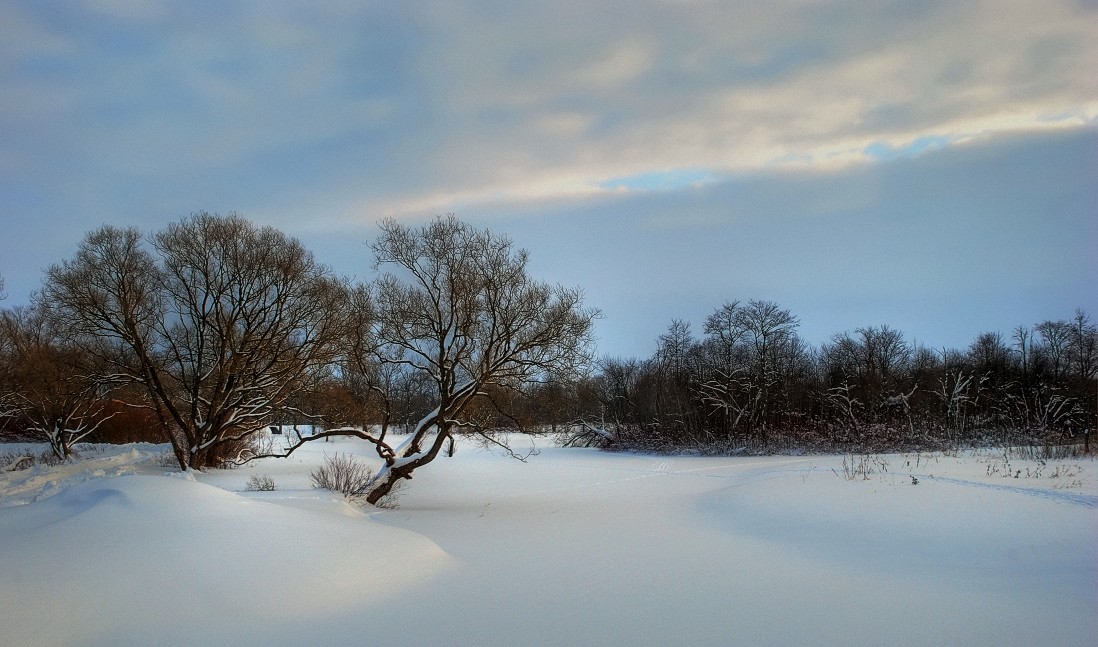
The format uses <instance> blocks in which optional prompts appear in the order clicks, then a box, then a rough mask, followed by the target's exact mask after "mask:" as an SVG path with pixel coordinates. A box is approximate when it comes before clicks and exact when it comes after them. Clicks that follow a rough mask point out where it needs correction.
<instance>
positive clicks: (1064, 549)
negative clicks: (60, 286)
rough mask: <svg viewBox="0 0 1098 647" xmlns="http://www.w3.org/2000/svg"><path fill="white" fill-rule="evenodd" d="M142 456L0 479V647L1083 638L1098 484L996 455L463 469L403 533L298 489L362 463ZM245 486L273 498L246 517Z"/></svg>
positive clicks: (1088, 475)
mask: <svg viewBox="0 0 1098 647" xmlns="http://www.w3.org/2000/svg"><path fill="white" fill-rule="evenodd" d="M2 449H3V448H2V447H0V450H2ZM156 451H159V450H158V449H157V448H153V447H149V446H139V447H127V448H110V449H108V450H105V451H104V452H102V453H100V454H92V453H89V456H90V458H89V459H88V460H87V461H85V462H84V463H82V464H79V463H78V464H75V465H66V466H60V467H55V468H44V467H35V468H33V469H32V470H29V471H24V472H16V473H8V474H0V605H2V606H0V608H3V609H4V610H5V611H4V617H5V619H6V620H5V622H4V623H3V625H4V628H3V630H2V631H3V635H4V637H3V639H2V640H0V642H2V643H3V644H25V645H55V644H63V645H76V644H79V645H117V644H126V645H147V644H165V645H175V644H177V645H185V644H227V645H271V644H274V645H295V644H322V645H344V644H402V645H429V644H447V645H577V644H590V645H666V644H683V645H686V644H690V645H790V644H821V645H822V644H844V645H884V644H890V645H927V644H947V645H948V644H954V645H985V644H996V645H1028V644H1042V643H1043V644H1048V645H1090V644H1094V642H1095V639H1096V637H1098V614H1096V613H1095V611H1096V610H1098V584H1096V583H1098V542H1096V541H1095V540H1096V539H1098V537H1096V535H1098V478H1096V476H1098V475H1096V474H1095V462H1094V461H1087V460H1082V461H1068V462H1066V463H1063V464H1058V465H1062V466H1063V471H1061V472H1056V473H1055V477H1053V476H1051V474H1053V472H1052V469H1051V468H1052V464H1049V465H1047V466H1044V467H1043V468H1042V469H1043V470H1044V471H1043V473H1042V474H1040V475H1037V476H1034V477H1033V478H1029V479H1027V478H1025V477H1022V478H1018V479H1015V478H1012V477H1011V478H1005V477H1003V476H1002V475H1001V474H1000V473H1001V472H1004V471H1005V470H1002V469H997V470H996V473H995V474H991V473H990V472H991V471H992V470H991V467H1001V466H1002V465H1003V464H1004V461H1001V460H999V459H997V458H995V456H994V455H989V454H981V455H962V456H956V457H943V456H934V457H931V458H930V459H929V462H928V459H927V457H925V456H920V457H906V456H887V457H882V458H881V460H882V461H883V462H884V464H885V465H884V467H885V468H886V469H887V471H886V472H885V473H876V474H873V475H871V476H870V477H869V480H861V479H859V480H846V479H844V478H842V477H840V476H839V475H837V474H836V472H841V471H842V466H841V460H842V459H841V458H840V457H759V458H700V457H656V456H646V455H637V454H608V453H602V452H598V451H595V450H582V449H559V448H552V447H543V448H542V451H541V453H540V454H538V455H536V456H534V457H532V458H531V459H530V461H529V463H526V464H523V463H519V462H517V461H514V460H512V459H509V458H506V457H503V456H500V455H497V454H493V453H490V452H484V451H482V450H479V449H477V448H474V447H462V448H461V450H460V451H459V453H458V455H457V456H456V457H455V458H453V459H440V460H439V461H436V462H435V463H434V464H432V465H430V466H428V467H427V468H424V469H423V470H421V471H420V472H417V473H416V478H415V479H414V480H413V481H412V482H411V483H410V484H409V488H408V489H407V490H406V491H405V493H404V494H403V496H402V497H401V499H400V501H399V503H400V508H399V509H397V510H393V511H371V512H369V513H363V512H361V511H359V510H358V509H357V508H354V507H351V506H348V505H347V504H345V503H344V502H342V501H341V500H339V499H338V498H336V497H334V496H332V495H331V494H330V493H328V492H324V491H318V490H313V489H311V488H310V487H309V480H308V472H309V470H310V469H311V468H312V466H314V465H316V464H319V462H320V461H321V460H322V457H323V454H324V453H325V452H327V453H333V452H335V451H353V452H356V453H361V454H362V455H364V456H368V455H369V451H368V447H367V446H365V445H364V444H362V443H358V442H354V441H345V442H339V443H318V444H316V445H313V446H310V447H307V448H306V449H305V450H304V451H303V453H301V454H300V455H295V457H294V458H293V459H290V460H282V461H265V462H263V463H259V464H253V465H249V466H247V467H245V468H242V469H237V470H230V471H216V472H210V473H206V474H195V475H193V476H190V475H182V476H179V475H176V476H174V477H165V476H164V472H165V471H166V470H165V469H164V468H161V467H157V466H156V462H155V460H154V458H153V456H154V454H155V453H156ZM96 461H98V463H97V462H96ZM997 461H998V462H997ZM1011 467H1012V469H1015V468H1018V469H1023V468H1026V467H1031V468H1032V470H1033V471H1034V474H1036V471H1037V468H1038V467H1039V465H1038V464H1036V463H1032V462H1024V461H1017V460H1015V461H1013V462H1012V465H1011ZM253 474H267V475H270V476H272V477H273V478H274V480H275V481H276V483H277V484H278V486H279V490H277V491H275V492H263V493H252V492H243V490H244V484H245V482H246V481H247V479H248V477H249V476H251V475H253ZM912 475H914V476H916V478H917V479H918V480H919V483H918V484H917V485H915V484H913V483H912V479H911V476H912ZM1065 475H1067V476H1065Z"/></svg>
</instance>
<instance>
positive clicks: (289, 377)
mask: <svg viewBox="0 0 1098 647" xmlns="http://www.w3.org/2000/svg"><path fill="white" fill-rule="evenodd" d="M151 242H152V248H153V250H154V251H155V252H157V255H158V256H159V262H158V261H157V259H156V258H155V257H154V256H153V254H152V253H151V252H150V251H148V250H147V249H145V248H143V247H142V245H141V236H140V233H139V232H137V231H136V230H133V229H127V230H119V229H115V228H112V227H103V228H102V229H100V230H98V231H95V232H92V233H91V234H89V235H88V236H87V238H85V240H84V243H83V244H82V245H81V247H80V249H79V251H78V252H77V254H76V256H75V258H73V259H72V260H70V261H65V262H63V263H61V264H59V265H55V266H53V267H51V268H50V269H49V270H48V272H47V280H46V285H45V288H44V290H43V293H42V302H43V303H45V304H47V305H49V306H50V307H51V308H53V309H55V311H56V314H57V316H58V319H59V320H60V321H65V322H68V324H69V325H70V326H72V331H73V332H74V333H75V334H77V335H78V336H79V338H80V339H81V340H82V341H83V343H84V344H85V345H86V346H87V347H90V348H95V349H97V350H98V351H99V352H100V353H101V354H102V355H103V356H104V357H108V358H111V359H112V361H113V366H114V372H113V374H112V375H111V377H112V379H114V380H116V381H123V382H124V381H130V382H137V383H140V384H142V385H144V386H145V387H146V390H147V394H148V399H149V406H152V407H153V408H154V409H155V410H156V412H157V414H158V415H159V417H160V420H161V421H162V424H163V425H164V427H165V431H166V432H167V434H168V436H169V438H170V439H171V440H172V445H173V448H174V449H175V452H176V457H177V459H178V461H179V464H180V467H181V468H183V469H186V468H188V467H191V468H200V467H206V466H208V465H213V464H218V463H220V462H222V461H224V460H233V459H238V458H240V457H241V456H239V455H237V456H233V455H232V453H231V452H238V451H240V450H242V449H243V448H245V447H246V445H247V441H248V440H249V439H250V438H251V437H252V436H253V435H254V434H255V433H256V432H257V431H259V430H260V429H263V428H264V427H265V426H266V425H267V424H269V423H270V421H271V419H272V417H273V416H274V415H276V413H277V412H278V411H279V410H280V408H282V407H283V406H284V405H285V403H286V402H287V401H288V400H289V399H290V397H291V396H292V395H293V394H294V393H295V392H296V391H297V390H298V389H300V388H302V385H303V382H304V380H305V378H306V377H307V375H308V373H309V372H310V371H311V370H313V369H315V368H317V367H319V366H322V365H324V364H326V363H328V362H330V361H331V360H332V359H333V358H334V357H335V355H336V348H337V342H338V340H339V339H340V338H341V336H342V325H343V323H342V322H343V319H342V317H343V306H344V303H345V300H346V289H345V286H344V285H343V283H342V282H340V281H339V280H337V279H335V278H333V277H332V276H331V275H330V273H329V271H328V269H327V268H326V267H325V266H323V265H321V264H319V263H318V262H317V261H316V260H315V258H314V257H313V255H312V253H311V252H309V251H307V250H306V249H305V248H304V247H303V246H302V245H301V243H299V242H298V241H297V240H295V239H292V238H289V237H287V236H286V235H285V234H283V233H282V232H280V231H278V230H275V229H273V228H270V227H258V226H256V225H254V224H252V223H250V222H248V221H247V220H244V219H243V218H241V217H239V216H236V215H229V216H217V215H211V214H207V213H199V214H195V215H193V216H191V217H189V218H184V219H183V220H181V221H179V222H177V223H173V224H171V225H169V226H168V227H167V228H166V229H164V230H163V231H161V232H159V233H157V234H156V235H155V236H153V237H152V241H151Z"/></svg>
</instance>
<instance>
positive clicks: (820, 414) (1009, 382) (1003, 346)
mask: <svg viewBox="0 0 1098 647" xmlns="http://www.w3.org/2000/svg"><path fill="white" fill-rule="evenodd" d="M797 326H798V319H797V317H796V316H794V315H793V314H792V313H791V312H790V311H789V310H786V309H783V308H781V307H780V306H778V305H777V304H775V303H772V302H769V301H749V302H747V303H740V302H736V301H732V302H728V303H725V304H724V305H722V306H721V307H720V308H717V309H716V310H715V311H714V312H713V313H712V314H711V315H709V317H708V318H706V320H705V322H704V324H703V326H702V330H701V336H700V337H699V336H696V335H695V334H694V333H693V332H692V330H691V326H690V324H688V323H686V322H684V321H674V322H673V323H672V324H671V325H670V327H669V328H668V330H667V332H666V333H664V334H663V335H661V336H660V337H659V340H658V348H657V350H656V353H655V355H654V356H652V357H650V358H648V359H644V360H621V359H609V360H604V361H603V362H602V364H601V366H600V369H599V371H598V374H597V375H596V376H595V377H594V379H592V380H591V381H590V382H589V383H588V384H587V385H586V388H587V390H588V392H589V397H591V398H592V399H593V400H594V401H595V402H594V403H588V404H587V405H586V406H587V408H588V410H587V411H585V412H583V414H582V415H581V416H580V417H581V418H582V419H583V421H584V422H583V423H582V424H581V425H579V426H577V427H574V428H572V430H571V431H572V433H573V435H574V439H573V441H574V442H582V443H594V444H598V445H601V446H605V447H617V448H622V449H644V450H662V451H669V450H699V451H710V452H736V451H749V452H768V451H788V450H793V449H796V450H806V451H817V450H825V451H834V450H866V451H869V450H885V449H892V450H898V449H917V448H926V449H934V448H945V447H958V446H964V445H986V444H1005V443H1021V444H1043V445H1063V444H1082V445H1084V447H1082V448H1080V449H1085V450H1087V451H1089V440H1090V434H1091V433H1092V431H1093V429H1094V428H1095V418H1096V410H1098V404H1096V395H1098V386H1096V380H1095V373H1096V368H1098V330H1096V328H1095V325H1094V324H1093V322H1092V321H1091V320H1090V318H1089V316H1088V315H1087V314H1086V313H1084V312H1083V311H1082V310H1077V311H1076V312H1075V315H1074V317H1073V318H1071V319H1069V320H1056V321H1053V320H1049V321H1043V322H1041V323H1038V324H1036V325H1032V326H1029V325H1021V326H1018V327H1017V328H1015V329H1014V330H1013V331H1011V332H1010V333H1009V334H1008V335H1004V334H1002V333H999V332H986V333H982V334H980V335H978V336H977V337H976V338H975V339H974V340H973V341H972V343H971V344H969V346H968V347H967V348H963V349H931V348H926V347H923V346H915V345H913V344H911V343H909V342H908V341H907V339H906V338H905V335H904V334H903V333H902V332H900V331H899V330H895V329H893V328H890V327H889V326H886V325H882V326H869V327H865V328H858V329H856V330H855V331H854V332H852V333H851V332H844V333H840V334H837V335H835V336H834V337H833V338H832V339H831V341H829V342H828V343H826V344H823V345H822V346H820V347H812V346H810V345H809V344H806V343H805V342H804V341H803V340H802V339H801V338H800V337H798V335H797ZM592 407H595V408H596V409H597V410H591V409H592Z"/></svg>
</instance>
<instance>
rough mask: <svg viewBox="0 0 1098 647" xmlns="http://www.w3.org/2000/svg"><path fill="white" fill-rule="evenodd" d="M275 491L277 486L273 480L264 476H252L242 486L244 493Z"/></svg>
mask: <svg viewBox="0 0 1098 647" xmlns="http://www.w3.org/2000/svg"><path fill="white" fill-rule="evenodd" d="M277 489H278V486H276V485H275V482H274V479H273V478H271V477H269V476H267V475H266V474H264V475H262V476H260V475H259V474H252V476H251V477H250V478H249V479H248V482H247V484H245V485H244V491H245V492H274V491H275V490H277Z"/></svg>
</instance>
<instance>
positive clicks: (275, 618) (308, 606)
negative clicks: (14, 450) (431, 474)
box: [0, 475, 454, 645]
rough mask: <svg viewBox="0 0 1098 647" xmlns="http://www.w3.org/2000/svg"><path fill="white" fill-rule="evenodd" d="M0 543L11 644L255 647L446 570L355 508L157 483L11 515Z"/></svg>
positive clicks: (147, 480) (148, 480)
mask: <svg viewBox="0 0 1098 647" xmlns="http://www.w3.org/2000/svg"><path fill="white" fill-rule="evenodd" d="M0 537H4V538H5V544H4V549H3V551H0V599H2V600H4V609H5V615H6V616H7V617H9V618H18V619H19V620H20V622H18V623H16V625H15V626H14V627H12V626H10V625H9V626H8V628H7V629H6V630H5V634H6V635H5V641H10V642H9V644H41V643H42V640H43V639H44V637H45V636H48V637H49V642H50V643H51V644H102V645H107V644H111V645H127V644H129V645H152V644H159V645H168V644H227V643H235V642H236V641H237V640H241V641H243V642H251V640H253V639H257V638H256V637H258V636H268V637H274V636H277V635H279V633H280V631H281V630H282V629H281V628H283V627H285V626H287V625H288V624H289V625H294V624H295V623H296V622H299V621H300V620H301V619H302V618H313V619H315V618H317V617H329V616H331V617H335V616H338V615H340V614H354V613H356V612H358V611H360V610H361V609H362V608H364V607H367V606H369V605H372V604H376V603H378V602H380V601H383V600H385V599H388V598H391V597H392V596H396V595H399V594H401V593H402V592H406V591H408V590H411V589H414V588H415V587H416V586H418V585H420V584H422V583H423V582H425V581H427V580H429V579H430V578H431V577H433V576H435V575H436V574H438V573H440V572H444V571H446V570H447V569H448V568H449V567H450V566H452V564H453V562H454V560H452V559H451V558H449V556H447V555H446V553H444V552H443V551H442V550H441V549H440V548H439V547H438V546H436V545H435V544H433V543H432V542H430V541H429V540H427V539H425V538H423V537H421V536H418V535H416V534H414V533H411V532H408V531H405V530H401V529H398V528H392V527H386V526H382V525H380V524H377V523H375V522H373V521H371V520H370V519H369V517H367V516H365V515H362V514H361V513H359V514H357V515H354V516H348V515H345V514H331V513H330V512H317V511H312V510H308V509H302V508H299V507H289V506H282V505H275V504H272V503H268V502H264V501H255V500H251V499H249V498H247V497H244V496H241V495H239V494H236V493H233V492H228V491H226V490H223V489H220V488H217V487H214V486H211V485H206V484H203V483H200V482H197V481H194V480H186V479H179V478H164V477H163V476H143V475H126V476H120V477H118V478H112V479H97V480H93V481H89V482H84V483H78V484H76V485H73V486H72V487H70V488H68V489H66V490H64V491H63V492H61V493H59V494H57V495H56V496H54V497H52V498H49V499H46V500H44V501H40V502H38V503H36V504H34V505H28V506H23V507H20V508H9V509H7V510H5V511H4V514H3V515H0ZM59 619H61V620H60V621H59ZM6 624H7V623H6ZM227 636H237V638H236V639H233V640H226V637H227ZM260 642H262V641H260Z"/></svg>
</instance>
